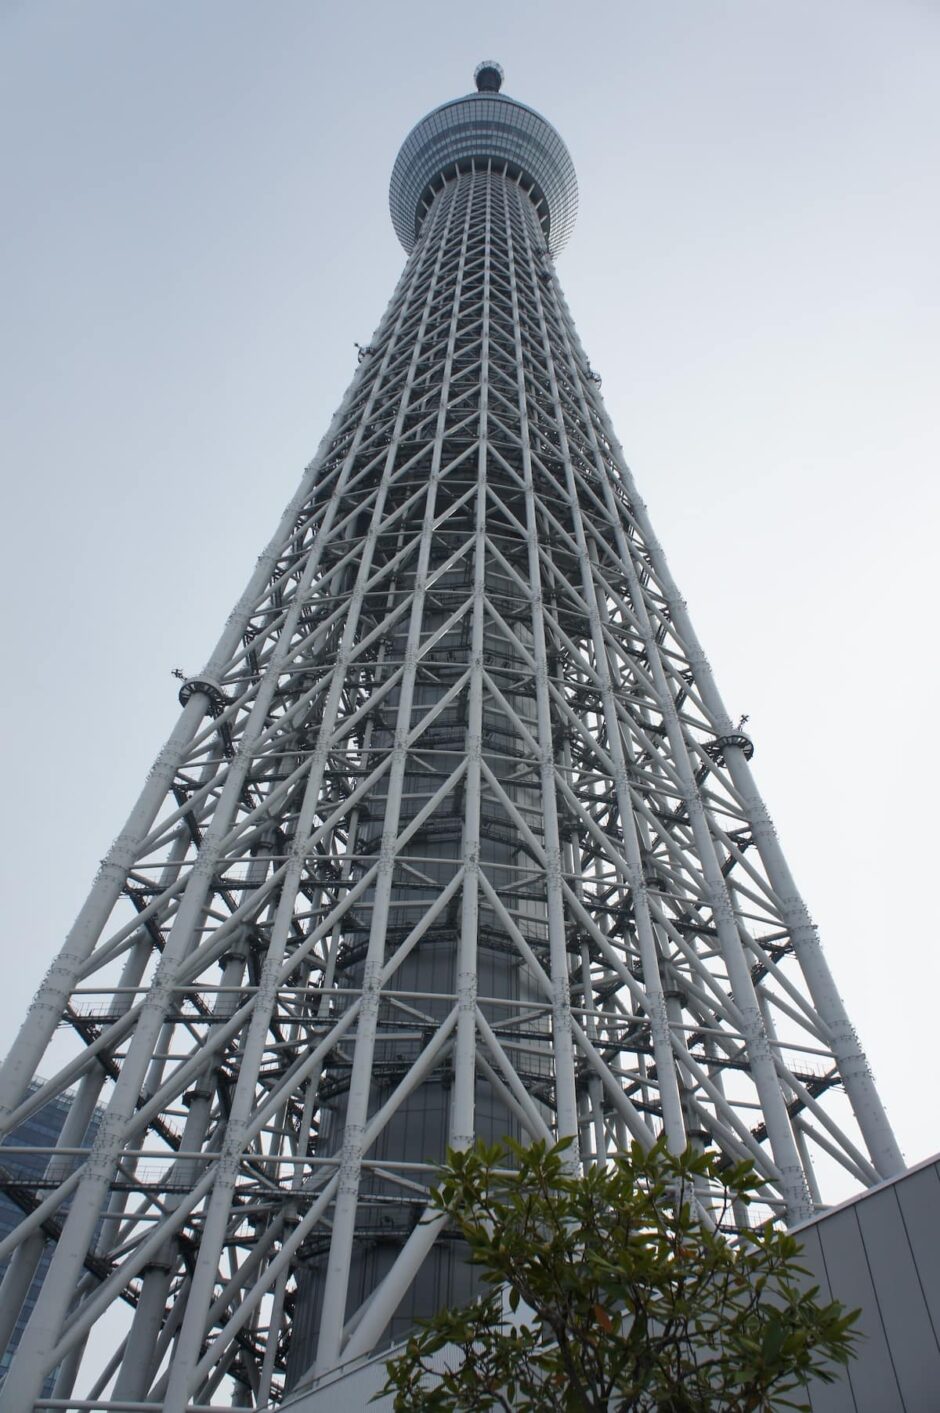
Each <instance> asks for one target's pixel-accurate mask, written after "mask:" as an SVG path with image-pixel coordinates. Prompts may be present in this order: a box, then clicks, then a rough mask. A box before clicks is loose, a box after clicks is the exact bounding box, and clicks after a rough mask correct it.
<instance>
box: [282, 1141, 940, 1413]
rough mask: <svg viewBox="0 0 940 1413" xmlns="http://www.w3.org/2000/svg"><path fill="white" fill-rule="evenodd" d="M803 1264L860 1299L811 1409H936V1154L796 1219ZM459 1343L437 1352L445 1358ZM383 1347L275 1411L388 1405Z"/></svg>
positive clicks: (939, 1174)
mask: <svg viewBox="0 0 940 1413" xmlns="http://www.w3.org/2000/svg"><path fill="white" fill-rule="evenodd" d="M794 1235H796V1236H797V1237H799V1239H800V1241H802V1242H803V1245H804V1251H805V1255H804V1260H805V1264H806V1265H807V1266H808V1267H809V1268H810V1270H811V1271H812V1274H813V1279H814V1280H815V1281H817V1282H818V1283H819V1286H820V1294H821V1296H822V1297H824V1298H826V1299H837V1300H841V1301H842V1302H843V1303H844V1304H845V1305H847V1306H849V1307H850V1308H860V1309H861V1317H860V1321H859V1327H860V1329H861V1331H862V1334H863V1335H864V1340H863V1343H862V1346H861V1349H860V1351H859V1354H858V1358H857V1359H856V1360H855V1361H854V1362H853V1364H852V1365H851V1367H850V1369H849V1370H848V1372H847V1373H846V1374H844V1375H843V1376H842V1377H840V1379H839V1380H838V1382H837V1383H835V1384H823V1383H821V1382H818V1381H817V1382H814V1383H813V1385H812V1387H811V1389H810V1391H809V1396H810V1402H811V1405H812V1409H813V1413H936V1410H937V1409H940V1155H938V1156H937V1157H934V1158H930V1159H928V1160H927V1162H925V1163H921V1164H920V1165H919V1166H918V1167H915V1168H911V1169H910V1170H909V1171H908V1172H906V1173H903V1174H902V1175H901V1176H900V1177H898V1178H893V1179H892V1180H891V1181H889V1182H885V1183H882V1184H881V1185H880V1186H878V1187H874V1188H871V1189H869V1191H867V1192H863V1193H862V1194H861V1195H860V1196H858V1197H854V1198H852V1199H851V1200H850V1201H848V1202H844V1203H842V1205H841V1206H839V1207H834V1208H832V1209H831V1210H830V1211H828V1212H824V1213H822V1214H821V1215H820V1216H818V1217H815V1218H814V1219H813V1220H812V1221H809V1222H807V1223H805V1225H803V1226H801V1227H797V1228H796V1229H795V1231H794ZM455 1352H456V1351H451V1352H450V1353H448V1350H446V1349H445V1350H442V1351H441V1353H440V1354H439V1355H438V1359H439V1360H440V1363H441V1367H442V1368H443V1367H445V1366H446V1364H447V1363H449V1362H450V1360H451V1359H452V1358H453V1354H454V1353H455ZM387 1357H388V1354H387V1353H386V1354H385V1355H383V1356H379V1357H377V1358H372V1359H365V1360H360V1361H358V1362H356V1363H355V1364H353V1365H351V1366H349V1367H347V1368H346V1369H339V1370H335V1371H334V1372H333V1373H332V1374H330V1375H329V1376H328V1377H327V1378H325V1379H324V1380H323V1381H322V1382H321V1383H320V1384H318V1385H317V1387H315V1388H314V1389H312V1390H310V1391H308V1392H307V1393H305V1394H302V1395H301V1396H300V1397H298V1398H296V1399H288V1400H287V1401H286V1402H285V1403H284V1404H282V1405H281V1407H282V1413H361V1410H362V1409H364V1408H374V1409H376V1410H377V1413H391V1408H392V1400H391V1398H385V1399H381V1400H377V1401H376V1402H375V1403H373V1402H371V1400H372V1399H373V1398H374V1397H375V1395H376V1394H377V1393H378V1392H379V1390H380V1389H381V1388H382V1385H383V1384H384V1382H385V1361H386V1359H387Z"/></svg>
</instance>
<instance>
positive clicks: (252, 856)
mask: <svg viewBox="0 0 940 1413" xmlns="http://www.w3.org/2000/svg"><path fill="white" fill-rule="evenodd" d="M501 81H502V76H501V73H500V70H499V68H498V66H497V65H494V64H491V63H485V64H483V65H481V66H480V68H479V69H478V71H477V91H476V92H475V93H473V94H471V95H469V96H467V97H465V98H461V99H458V100H456V101H454V102H451V103H447V104H444V105H443V107H441V108H439V109H437V110H435V111H434V112H433V113H431V114H430V115H429V116H428V117H427V118H425V119H423V120H422V122H420V123H419V124H418V125H417V127H416V128H415V129H414V131H413V132H412V133H411V134H410V135H409V137H408V138H407V139H406V140H405V143H404V145H403V147H402V149H401V152H400V154H399V157H398V160H397V162H396V164H395V169H394V172H393V175H392V184H391V192H390V203H391V210H392V219H393V222H394V225H395V229H396V231H397V233H398V234H399V236H400V238H401V240H402V243H403V245H404V246H405V248H406V250H407V252H408V260H407V264H406V266H405V270H404V273H403V275H402V277H401V280H400V282H399V284H398V287H397V289H396V291H395V293H394V295H393V297H392V300H391V303H390V305H389V307H388V309H387V311H386V313H385V315H384V317H383V319H382V322H381V323H380V325H379V328H378V330H377V331H376V334H375V335H374V337H373V339H372V342H371V344H370V345H369V346H368V347H367V348H364V349H362V350H361V358H360V364H359V367H358V370H357V372H356V375H355V377H354V379H353V382H352V384H351V386H350V388H349V391H348V392H347V394H346V396H345V398H344V400H343V402H342V405H341V407H340V409H339V411H338V412H337V414H336V416H335V418H334V420H333V423H332V424H331V426H330V428H329V430H328V432H327V434H326V436H325V438H324V441H323V443H322V444H321V447H320V449H319V451H318V453H317V456H316V457H315V459H314V461H313V462H312V463H311V465H310V466H309V467H308V469H307V471H306V473H305V475H304V477H303V480H302V482H301V485H300V487H299V489H298V491H297V493H296V495H295V497H294V498H293V500H292V501H291V503H290V505H289V506H288V507H287V509H286V511H285V513H284V516H283V517H282V519H281V522H280V524H279V526H278V528H277V530H276V532H275V535H274V537H273V539H272V540H271V542H270V544H269V545H268V547H267V549H266V550H265V552H264V553H263V554H262V556H261V558H260V560H259V561H258V564H257V567H256V568H255V570H254V572H253V574H252V576H251V578H250V580H249V583H248V585H247V587H246V589H245V592H244V594H243V596H242V598H241V599H240V601H239V603H238V605H237V606H236V608H235V611H234V612H233V614H232V616H231V618H230V619H229V621H228V623H227V624H226V626H225V629H224V631H223V634H222V636H221V638H220V640H219V643H218V645H217V647H216V649H215V651H214V652H213V653H212V655H211V656H210V658H209V661H208V663H207V665H206V668H205V670H204V671H203V672H202V673H200V674H199V675H198V676H196V677H193V678H190V679H188V680H186V681H184V682H183V684H182V687H181V690H180V702H181V707H182V710H181V713H180V716H179V719H178V721H177V724H176V726H175V727H174V729H173V731H172V733H171V735H170V737H169V739H168V741H167V743H166V745H165V746H164V748H163V750H162V751H161V752H160V754H159V756H158V757H157V760H156V763H155V765H154V768H153V770H152V772H151V774H150V775H149V776H148V778H147V780H146V782H145V784H144V787H143V790H142V792H141V794H140V796H139V799H138V801H137V803H136V805H135V806H134V808H133V810H132V812H131V814H130V816H129V818H128V821H127V823H126V825H125V826H124V828H123V830H122V831H121V833H120V834H119V836H118V838H117V839H116V841H115V843H114V845H113V847H112V849H111V851H110V853H109V855H108V857H107V859H106V860H105V862H104V864H103V866H102V869H101V871H100V873H99V876H98V877H97V879H96V880H95V884H94V886H93V889H92V892H91V894H90V896H89V899H88V901H87V903H86V904H85V906H84V908H83V909H82V912H81V913H80V915H79V918H78V920H77V922H76V924H75V927H74V929H73V930H72V932H71V933H70V935H69V938H68V939H67V941H66V943H65V945H64V947H63V950H62V952H61V953H60V955H59V957H58V958H57V960H56V961H55V962H54V964H53V966H52V968H51V970H50V972H49V975H48V978H47V980H46V982H45V983H44V985H43V987H42V988H41V990H40V992H39V993H38V995H37V998H36V1001H35V1002H34V1004H33V1007H32V1008H31V1011H30V1014H29V1017H28V1019H27V1021H26V1023H25V1025H24V1027H23V1030H22V1031H21V1033H20V1035H19V1037H18V1038H17V1040H16V1042H15V1043H14V1045H13V1047H12V1048H11V1051H10V1054H9V1056H8V1058H7V1061H6V1063H5V1065H4V1068H3V1072H2V1077H0V1106H2V1108H0V1113H2V1117H3V1124H4V1132H6V1133H11V1132H12V1131H13V1130H18V1131H19V1132H20V1133H22V1132H23V1129H22V1127H21V1126H22V1125H23V1124H24V1123H25V1122H27V1121H28V1120H29V1118H30V1117H31V1116H32V1115H34V1114H37V1113H40V1112H41V1111H42V1110H43V1108H44V1106H47V1105H49V1104H51V1103H53V1102H57V1101H58V1100H59V1097H60V1096H61V1095H63V1094H65V1093H66V1092H71V1091H74V1097H73V1098H72V1099H71V1107H70V1110H69V1115H68V1118H67V1119H66V1122H65V1124H64V1126H63V1128H62V1133H61V1138H60V1140H59V1142H58V1143H57V1144H56V1145H51V1144H50V1145H49V1151H46V1150H44V1149H43V1148H42V1146H41V1145H33V1151H32V1154H31V1155H30V1156H31V1158H32V1159H35V1158H37V1157H42V1159H43V1160H44V1161H43V1164H42V1172H41V1175H40V1176H35V1175H32V1176H30V1174H29V1173H25V1172H20V1173H17V1171H16V1162H17V1145H16V1144H12V1145H9V1148H10V1151H9V1153H8V1155H7V1157H8V1159H9V1162H8V1164H7V1165H6V1166H7V1190H8V1191H13V1192H15V1194H16V1197H15V1200H16V1201H17V1202H18V1204H19V1205H20V1207H21V1209H22V1211H23V1219H22V1221H21V1223H20V1225H19V1227H18V1228H17V1231H16V1232H14V1233H13V1234H12V1235H11V1236H10V1237H9V1238H8V1239H7V1240H5V1241H3V1242H2V1243H0V1259H2V1258H4V1257H6V1258H8V1259H9V1266H8V1271H7V1276H6V1277H5V1290H4V1294H5V1296H6V1297H7V1298H11V1297H12V1294H13V1293H14V1292H15V1291H16V1290H19V1289H23V1288H25V1287H26V1286H28V1285H29V1282H30V1279H31V1278H32V1272H33V1268H34V1267H37V1266H38V1262H39V1260H40V1258H41V1256H42V1252H43V1249H44V1248H45V1247H52V1255H51V1261H50V1262H49V1267H48V1273H47V1276H46V1278H45V1280H44V1281H43V1285H42V1292H41V1295H40V1297H39V1299H38V1301H37V1303H36V1306H35V1309H34V1311H33V1313H32V1315H31V1317H30V1320H29V1322H28V1325H27V1327H26V1330H25V1332H24V1334H23V1336H22V1339H21V1341H20V1345H19V1349H18V1352H17V1356H16V1358H15V1360H14V1362H13V1365H12V1367H11V1370H10V1372H9V1375H8V1377H7V1379H6V1382H5V1385H4V1388H3V1391H2V1394H0V1410H2V1413H13V1410H15V1413H22V1410H23V1409H27V1408H30V1407H31V1406H33V1404H34V1403H35V1401H36V1399H37V1398H38V1397H39V1396H40V1391H41V1389H42V1386H43V1382H44V1380H45V1378H46V1377H47V1375H48V1373H49V1371H51V1370H53V1369H58V1370H59V1372H58V1375H57V1379H56V1386H55V1396H56V1397H58V1398H68V1397H70V1396H71V1395H72V1392H73V1389H74V1390H77V1391H78V1392H79V1393H81V1394H82V1396H86V1395H87V1397H88V1398H89V1399H90V1400H92V1401H94V1406H95V1407H99V1408H105V1409H106V1408H107V1407H108V1406H109V1404H112V1405H113V1406H114V1407H115V1408H119V1407H122V1406H126V1405H128V1404H130V1405H131V1406H134V1407H140V1406H141V1405H142V1406H144V1407H148V1406H150V1407H153V1408H154V1409H157V1408H161V1409H165V1410H167V1411H168V1413H181V1411H182V1410H183V1409H184V1408H186V1407H188V1406H190V1405H193V1404H194V1405H208V1404H210V1403H214V1404H216V1405H219V1404H220V1403H224V1402H226V1401H228V1402H229V1403H230V1404H231V1406H233V1407H249V1408H251V1407H254V1408H263V1407H265V1406H267V1405H268V1404H269V1403H270V1402H271V1401H272V1399H273V1398H276V1396H277V1395H278V1393H279V1391H280V1390H281V1389H282V1388H283V1386H284V1384H285V1382H287V1383H288V1384H289V1385H290V1386H291V1387H293V1388H300V1387H303V1385H304V1383H305V1382H306V1381H307V1380H308V1379H309V1378H310V1377H311V1376H312V1375H313V1374H314V1373H322V1372H324V1371H327V1370H329V1369H331V1368H333V1367H335V1366H336V1365H337V1364H338V1363H340V1362H343V1361H348V1360H351V1359H354V1358H356V1357H357V1356H359V1355H362V1354H364V1353H367V1352H368V1351H370V1350H371V1349H373V1348H376V1347H378V1346H381V1344H382V1342H383V1341H386V1340H388V1339H390V1338H395V1337H397V1336H398V1335H400V1334H401V1333H403V1332H404V1331H405V1330H407V1328H408V1327H409V1325H410V1324H411V1322H412V1321H413V1320H414V1319H415V1318H416V1317H417V1316H419V1315H421V1314H425V1313H428V1312H429V1311H430V1310H432V1309H434V1308H435V1307H436V1306H437V1305H438V1304H440V1303H442V1302H443V1301H450V1300H454V1299H459V1298H461V1296H462V1295H464V1294H466V1293H469V1290H470V1280H469V1276H468V1272H467V1268H466V1264H465V1262H464V1259H463V1254H462V1252H461V1249H460V1248H459V1246H457V1245H455V1244H454V1243H453V1242H452V1241H451V1240H450V1238H449V1234H448V1232H447V1231H446V1229H444V1228H442V1226H441V1225H440V1224H439V1223H435V1222H427V1221H423V1220H422V1218H423V1217H424V1215H425V1210H426V1192H427V1186H428V1182H429V1180H430V1178H431V1176H432V1174H433V1170H434V1165H435V1163H436V1162H437V1161H438V1160H439V1159H440V1157H441V1156H442V1155H443V1151H444V1148H445V1146H446V1145H447V1144H448V1143H450V1144H453V1145H456V1146H459V1145H462V1144H466V1143H469V1142H472V1140H473V1139H474V1137H475V1136H482V1137H485V1138H492V1137H494V1136H498V1135H500V1134H513V1135H516V1136H518V1137H520V1138H522V1139H523V1140H525V1139H526V1138H539V1137H547V1136H554V1135H566V1136H574V1137H575V1138H576V1139H577V1144H578V1147H577V1152H578V1154H579V1161H581V1162H583V1163H590V1162H594V1161H597V1160H599V1159H601V1158H602V1157H603V1155H604V1154H605V1153H606V1152H607V1151H609V1150H610V1149H611V1148H612V1147H616V1146H620V1145H622V1144H624V1143H625V1142H627V1141H628V1140H630V1139H637V1140H638V1141H640V1142H642V1143H649V1142H652V1141H653V1139H654V1138H655V1137H656V1136H657V1135H658V1134H659V1133H660V1132H665V1134H666V1136H667V1138H668V1141H669V1143H670V1144H671V1145H673V1146H674V1147H677V1148H681V1147H684V1146H685V1144H686V1143H688V1142H691V1143H695V1144H701V1145H707V1146H711V1147H715V1148H716V1149H718V1150H719V1151H720V1152H722V1153H724V1154H726V1155H727V1156H728V1158H729V1159H730V1160H737V1159H738V1158H741V1157H750V1158H752V1159H753V1160H754V1162H755V1165H756V1167H757V1170H758V1172H759V1173H760V1175H761V1177H762V1179H763V1182H764V1189H763V1196H764V1200H765V1202H766V1204H767V1207H768V1208H769V1209H770V1210H771V1211H772V1212H774V1213H775V1214H777V1215H778V1216H779V1217H780V1219H781V1220H784V1221H797V1220H800V1219H802V1218H804V1217H806V1216H807V1215H809V1214H810V1213H812V1211H813V1210H814V1209H815V1208H816V1207H817V1206H818V1205H820V1204H821V1203H822V1201H823V1197H822V1194H821V1192H820V1188H819V1184H818V1179H817V1175H816V1168H817V1166H818V1163H819V1159H820V1158H822V1163H823V1168H824V1167H825V1165H826V1164H827V1163H832V1162H835V1163H837V1164H840V1165H841V1166H842V1167H843V1168H844V1169H846V1170H847V1171H848V1173H849V1174H850V1175H851V1176H852V1178H853V1179H854V1180H855V1181H856V1182H857V1183H859V1184H861V1185H868V1184H872V1183H874V1182H877V1181H878V1180H879V1179H880V1178H882V1177H887V1176H889V1175H891V1174H892V1173H895V1172H897V1171H898V1170H899V1169H900V1167H901V1166H902V1163H901V1158H900V1155H899V1153H898V1150H897V1147H896V1145H895V1143H894V1140H893V1138H892V1136H891V1132H890V1129H889V1127H888V1125H887V1122H886V1119H885V1116H884V1113H883V1111H882V1108H881V1105H880V1102H879V1099H878V1096H877V1093H876V1091H875V1089H874V1086H873V1084H872V1081H871V1077H870V1074H869V1072H868V1069H867V1067H866V1064H865V1061H864V1057H863V1056H862V1054H861V1052H860V1049H859V1046H858V1043H857V1040H856V1038H855V1036H854V1033H853V1031H852V1028H851V1026H850V1024H849V1022H848V1019H847V1017H846V1015H845V1012H844V1009H843V1007H842V1004H841V1001H840V999H839V996H838V993H837V991H836V989H835V987H834V985H833V982H832V979H831V977H830V974H829V972H828V969H827V967H826V963H825V960H824V958H823V956H822V953H821V951H820V948H819V944H818V941H817V938H816V934H815V931H814V929H813V927H812V924H811V922H810V921H809V918H808V916H807V913H806V910H805V908H804V907H803V905H802V903H801V901H800V898H799V895H798V893H797V892H796V889H795V887H794V884H793V881H792V879H791V876H790V874H789V871H788V869H787V865H786V862H785V859H784V856H783V854H782V852H781V849H780V845H779V843H778V840H777V838H776V835H775V833H774V831H773V828H772V826H771V823H770V821H769V819H768V816H767V813H766V810H765V809H764V806H763V804H762V801H761V799H760V796H759V794H758V793H757V791H756V789H755V787H754V784H753V781H752V776H751V770H750V763H749V762H750V757H751V754H752V745H751V742H750V741H749V739H748V738H747V736H746V735H745V734H744V733H743V731H742V730H741V729H740V727H736V726H735V725H734V723H733V722H732V720H731V719H730V718H729V716H728V714H727V712H726V711H725V708H724V706H723V705H722V702H721V699H720V697H719V695H718V692H717V689H716V686H715V683H714V681H713V678H712V675H711V672H710V669H709V666H708V663H707V661H706V659H705V657H704V655H703V653H702V651H701V648H700V647H699V645H698V642H697V640H696V638H695V635H694V632H693V630H692V627H691V623H690V621H689V617H688V614H687V611H686V607H685V604H684V603H683V601H682V599H681V597H680V596H679V594H678V592H677V590H676V588H675V585H674V584H673V581H672V579H671V577H670V575H669V571H668V568H667V566H666V562H665V560H664V557H663V554H662V551H661V549H660V547H659V545H658V542H657V540H656V538H655V536H654V534H653V531H652V528H651V526H650V524H649V521H648V518H647V515H646V512H645V508H644V506H643V503H642V501H641V500H640V498H639V496H638V494H637V492H636V489H635V487H634V485H633V481H632V478H631V476H630V473H629V471H628V469H627V467H626V464H625V462H624V459H623V455H622V453H621V451H620V448H619V445H618V443H617V441H616V439H615V437H614V434H613V431H612V429H611V427H610V425H609V422H608V420H607V417H606V414H605V412H604V408H603V405H602V403H601V400H600V395H599V390H598V386H597V380H596V377H595V375H594V374H593V373H592V371H591V369H590V366H589V364H588V362H587V360H586V357H585V355H584V352H583V350H582V349H581V347H580V344H579V342H578V339H577V335H576V333H575V330H574V326H573V323H572V320H571V317H570V315H569V312H568V310H567V306H566V305H565V302H564V298H563V296H562V293H561V289H560V286H559V283H558V280H557V277H556V274H555V267H554V260H555V257H556V256H557V254H558V253H559V252H560V250H561V249H562V247H563V245H564V243H565V241H566V239H567V237H568V235H569V234H570V230H571V227H572V225H573V221H574V215H575V209H576V199H577V188H576V181H575V174H574V169H573V166H572V163H571V159H570V157H569V155H568V153H567V150H566V149H565V146H564V144H563V143H562V141H561V139H560V138H559V136H558V134H557V133H555V131H554V129H553V128H552V127H551V126H550V125H549V124H548V123H547V122H546V121H545V120H544V119H543V118H541V117H540V116H539V115H538V114H537V113H535V112H533V111H532V110H531V109H529V108H527V107H525V106H524V105H523V104H521V103H518V102H516V101H515V100H513V99H510V98H508V97H507V96H505V95H504V94H503V93H502V92H501ZM60 1028H61V1030H62V1033H61V1034H60V1033H58V1032H59V1031H60ZM40 1075H41V1076H42V1078H41V1079H40V1078H38V1076H40ZM99 1105H100V1106H102V1109H103V1114H102V1116H101V1117H100V1121H99V1123H98V1127H97V1131H96V1133H95V1136H94V1140H93V1142H91V1143H90V1144H88V1143H83V1135H84V1134H85V1132H86V1130H87V1127H88V1123H89V1119H90V1117H91V1115H92V1114H93V1113H94V1112H95V1109H96V1106H99ZM34 1168H35V1163H34V1165H33V1168H32V1169H30V1172H31V1173H33V1172H34ZM11 1173H12V1177H11V1176H10V1174H11ZM702 1200H703V1203H705V1204H707V1201H708V1194H707V1193H703V1194H702ZM2 1298H3V1296H2V1295H0V1299H2ZM102 1332H104V1333H105V1335H106V1337H107V1343H108V1348H107V1352H106V1353H105V1354H104V1355H102V1353H101V1350H102V1344H103V1343H104V1340H103V1338H102Z"/></svg>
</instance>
